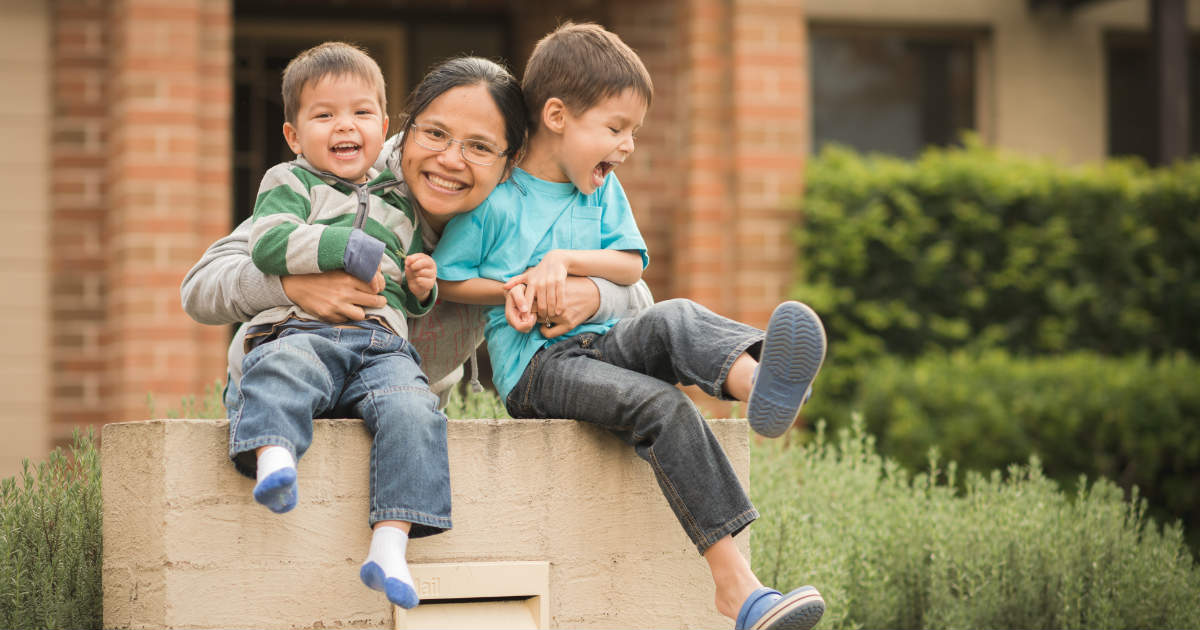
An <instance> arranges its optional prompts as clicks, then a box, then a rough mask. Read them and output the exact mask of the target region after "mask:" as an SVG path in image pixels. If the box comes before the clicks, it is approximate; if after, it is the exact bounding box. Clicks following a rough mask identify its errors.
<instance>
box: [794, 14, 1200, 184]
mask: <svg viewBox="0 0 1200 630" xmlns="http://www.w3.org/2000/svg"><path fill="white" fill-rule="evenodd" d="M805 7H806V9H807V11H806V17H807V19H808V20H810V21H827V22H837V23H858V24H863V25H897V26H939V27H955V26H961V27H969V28H979V27H986V28H989V29H990V30H991V37H990V39H989V41H988V42H986V44H985V48H986V49H985V50H983V51H982V53H983V54H981V55H979V61H978V62H977V63H979V64H980V67H979V68H978V71H979V72H978V74H979V77H980V81H981V85H980V90H979V92H978V94H979V96H980V97H981V98H980V99H979V100H980V103H979V106H978V107H979V109H978V113H979V114H980V116H981V120H980V127H981V130H982V131H983V134H984V137H985V138H986V139H987V140H988V141H989V142H991V143H994V144H996V145H998V146H1001V147H1004V148H1008V149H1013V150H1017V151H1021V152H1026V153H1030V154H1034V155H1043V156H1048V157H1051V158H1056V159H1061V160H1064V161H1066V162H1074V163H1078V162H1088V161H1095V160H1100V159H1103V158H1104V157H1106V155H1107V135H1108V132H1107V127H1106V125H1107V120H1108V118H1107V117H1108V111H1107V99H1106V96H1105V90H1106V80H1105V67H1104V55H1105V52H1104V34H1105V32H1106V31H1110V30H1135V31H1139V30H1140V31H1145V30H1147V29H1148V26H1147V24H1148V16H1149V3H1148V2H1147V0H1107V1H1105V2H1097V3H1095V4H1092V5H1088V6H1087V7H1085V8H1083V9H1079V10H1076V11H1073V12H1071V13H1069V14H1067V15H1063V14H1061V13H1059V12H1057V11H1053V10H1048V11H1039V12H1031V11H1030V9H1029V3H1028V2H1026V1H1025V0H892V1H890V2H881V1H879V0H805ZM1188 23H1189V25H1190V27H1191V28H1192V29H1197V28H1200V0H1188Z"/></svg>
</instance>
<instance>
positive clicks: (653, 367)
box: [505, 300, 763, 553]
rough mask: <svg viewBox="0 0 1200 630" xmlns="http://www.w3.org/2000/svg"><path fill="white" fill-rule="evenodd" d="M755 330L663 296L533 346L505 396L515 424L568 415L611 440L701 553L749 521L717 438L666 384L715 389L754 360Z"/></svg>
mask: <svg viewBox="0 0 1200 630" xmlns="http://www.w3.org/2000/svg"><path fill="white" fill-rule="evenodd" d="M762 339H763V332H762V331H761V330H758V329H756V328H752V327H750V326H747V325H745V324H742V323H739V322H735V321H733V320H730V319H727V318H725V317H721V316H720V315H717V314H715V313H713V312H712V311H710V310H708V309H706V308H704V307H703V306H701V305H699V304H697V303H695V302H692V301H690V300H668V301H666V302H660V303H658V304H655V305H654V306H652V307H650V308H648V309H646V310H645V311H643V312H642V313H641V314H639V315H637V316H634V317H631V318H629V319H624V320H621V321H620V322H618V323H617V325H616V326H614V327H613V328H612V330H610V331H608V332H607V333H604V334H602V335H597V334H594V333H584V334H581V335H578V336H575V337H571V338H569V339H566V340H564V341H560V342H557V343H554V344H552V345H550V346H547V347H545V348H542V349H541V350H540V351H538V353H537V354H535V355H534V356H533V360H532V361H531V362H530V364H529V366H528V367H526V368H525V372H524V373H523V374H522V375H521V378H520V380H519V381H518V382H517V384H516V386H515V387H514V388H513V390H512V391H511V392H510V393H509V395H508V399H507V400H506V401H505V405H506V407H507V408H508V412H509V413H510V414H512V416H513V417H514V418H574V419H577V420H580V421H582V422H590V423H593V424H596V425H599V426H601V427H604V428H605V429H608V430H609V431H611V432H612V433H614V434H616V435H617V436H618V437H619V438H620V439H622V440H623V441H625V442H626V443H627V444H629V445H630V446H633V448H634V450H635V451H636V452H637V454H638V455H639V456H640V457H641V458H642V459H644V460H646V461H647V462H649V464H650V467H651V469H653V471H654V476H655V478H656V479H657V480H658V485H659V487H660V488H661V489H662V492H663V495H664V496H666V498H667V502H668V503H669V504H670V506H671V509H672V510H673V511H674V512H675V516H676V518H678V519H679V523H680V524H681V525H682V526H683V529H684V531H686V532H687V535H688V537H689V538H691V540H692V542H693V543H694V544H695V545H696V548H697V549H698V550H699V551H700V553H704V551H706V550H707V549H708V548H709V547H711V546H712V545H713V543H716V542H717V541H718V540H720V539H721V538H723V537H725V536H726V535H732V534H736V533H738V532H739V531H741V530H742V529H743V528H745V527H746V526H747V525H749V524H750V523H751V522H752V521H754V519H756V518H758V512H757V511H756V510H755V509H754V506H753V505H752V504H751V503H750V498H749V497H748V496H746V492H745V491H744V490H743V489H742V485H741V483H740V482H739V481H738V478H737V475H736V474H735V473H734V471H733V467H732V465H730V463H729V458H728V457H727V456H726V455H725V451H724V450H722V448H721V445H720V443H719V442H717V439H716V436H714V435H713V433H712V431H711V430H710V429H709V428H708V423H706V422H705V420H704V417H703V416H702V415H701V414H700V410H699V409H697V408H696V406H695V405H694V404H693V403H692V401H691V399H689V398H688V397H687V395H685V394H684V393H683V392H682V391H680V390H679V389H678V388H677V387H676V386H675V385H676V384H682V385H698V386H699V387H700V388H701V389H703V390H704V391H705V392H706V393H708V394H709V395H711V396H713V397H716V398H721V399H723V400H727V399H728V397H727V396H725V395H724V394H723V392H722V388H723V386H724V384H725V379H726V377H727V376H728V374H729V368H730V367H731V366H732V365H733V362H734V360H735V359H737V358H738V356H739V355H741V353H742V352H745V351H748V352H750V353H751V355H752V356H757V353H758V351H759V350H760V349H761V347H762V343H761V342H762Z"/></svg>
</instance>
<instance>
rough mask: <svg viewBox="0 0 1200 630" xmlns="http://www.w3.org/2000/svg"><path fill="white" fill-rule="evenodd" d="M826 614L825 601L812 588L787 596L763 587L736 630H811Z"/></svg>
mask: <svg viewBox="0 0 1200 630" xmlns="http://www.w3.org/2000/svg"><path fill="white" fill-rule="evenodd" d="M823 614H825V600H824V599H823V598H822V597H821V594H820V593H818V592H817V589H815V588H813V587H811V586H801V587H800V588H798V589H796V590H794V591H792V592H790V593H788V594H787V595H783V594H780V592H779V591H777V590H775V589H772V588H766V587H763V588H760V589H758V590H756V591H754V592H753V593H751V594H750V597H747V598H746V601H745V603H743V604H742V609H741V610H740V611H738V616H737V622H736V623H735V624H734V626H733V627H734V630H809V628H812V627H813V626H815V625H817V622H818V621H820V620H821V615H823Z"/></svg>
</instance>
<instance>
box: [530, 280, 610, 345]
mask: <svg viewBox="0 0 1200 630" xmlns="http://www.w3.org/2000/svg"><path fill="white" fill-rule="evenodd" d="M566 296H567V299H566V304H565V307H564V308H563V312H562V314H561V315H558V316H550V317H545V318H543V319H542V320H541V321H542V322H543V324H542V325H541V331H542V335H544V336H546V337H547V338H554V337H557V336H559V335H561V334H563V333H565V332H567V331H568V330H572V329H573V328H575V327H576V326H578V325H580V324H582V323H584V322H586V321H587V320H589V319H591V318H592V315H595V314H596V309H598V308H600V289H598V288H596V283H595V282H592V279H591V278H586V277H583V276H570V277H568V278H567V287H566ZM535 306H536V305H535ZM544 322H549V325H546V324H545V323H544Z"/></svg>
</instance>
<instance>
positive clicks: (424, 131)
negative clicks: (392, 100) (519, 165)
mask: <svg viewBox="0 0 1200 630" xmlns="http://www.w3.org/2000/svg"><path fill="white" fill-rule="evenodd" d="M409 126H410V127H412V129H413V140H415V141H416V142H417V144H419V145H421V146H422V147H425V148H426V149H429V150H430V151H445V150H446V149H449V148H450V145H451V144H454V143H455V142H457V143H458V148H459V149H460V150H461V151H462V156H463V159H464V160H466V161H468V162H470V163H472V164H478V165H479V166H491V165H493V164H495V163H496V160H499V159H500V158H502V157H504V154H505V153H506V151H501V150H500V147H498V146H496V145H494V144H492V143H491V142H487V141H486V140H458V139H456V138H454V137H453V136H451V135H450V134H449V133H447V132H446V130H445V129H442V128H441V127H432V126H429V125H418V124H417V123H413V124H411V125H409Z"/></svg>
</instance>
